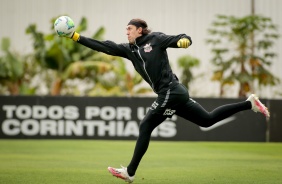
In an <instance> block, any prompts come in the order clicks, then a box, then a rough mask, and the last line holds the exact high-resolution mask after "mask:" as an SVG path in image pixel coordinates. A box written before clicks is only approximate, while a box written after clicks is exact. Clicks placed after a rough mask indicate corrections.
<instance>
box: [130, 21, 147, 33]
mask: <svg viewBox="0 0 282 184" xmlns="http://www.w3.org/2000/svg"><path fill="white" fill-rule="evenodd" d="M127 25H134V26H136V27H137V28H139V27H142V34H143V35H147V34H149V33H151V30H150V29H149V28H148V25H147V23H146V22H145V20H142V19H138V18H137V19H131V20H130V21H129V23H128V24H127Z"/></svg>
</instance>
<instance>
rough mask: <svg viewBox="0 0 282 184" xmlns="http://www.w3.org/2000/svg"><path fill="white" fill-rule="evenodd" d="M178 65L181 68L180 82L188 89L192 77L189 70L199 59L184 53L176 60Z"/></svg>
mask: <svg viewBox="0 0 282 184" xmlns="http://www.w3.org/2000/svg"><path fill="white" fill-rule="evenodd" d="M177 63H178V66H179V67H180V68H181V69H182V72H181V77H180V80H181V83H182V84H183V85H184V86H186V87H187V89H189V83H190V82H191V81H192V80H193V79H194V75H193V73H192V71H191V69H192V68H193V67H197V66H199V64H200V60H199V59H197V58H195V57H192V56H190V55H185V56H182V57H180V58H179V59H178V60H177Z"/></svg>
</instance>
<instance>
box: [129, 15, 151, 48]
mask: <svg viewBox="0 0 282 184" xmlns="http://www.w3.org/2000/svg"><path fill="white" fill-rule="evenodd" d="M150 32H151V30H150V29H149V28H148V25H147V23H146V22H145V21H144V20H142V19H132V20H130V21H129V23H128V24H127V26H126V35H127V38H128V41H129V43H131V44H133V43H134V42H135V39H136V38H137V37H140V36H142V35H147V34H149V33H150Z"/></svg>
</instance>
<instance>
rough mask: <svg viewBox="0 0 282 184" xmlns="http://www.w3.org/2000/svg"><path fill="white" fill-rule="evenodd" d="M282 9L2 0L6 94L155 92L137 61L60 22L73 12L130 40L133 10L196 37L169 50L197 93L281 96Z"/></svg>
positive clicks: (260, 4) (249, 2) (252, 0)
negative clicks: (82, 40)
mask: <svg viewBox="0 0 282 184" xmlns="http://www.w3.org/2000/svg"><path fill="white" fill-rule="evenodd" d="M281 8H282V2H281V1H280V0H268V1H265V0H229V1H226V0H212V1H211V0H197V1H195V0H177V1H173V0H154V1H150V0H143V1H135V0H120V1H115V0H103V1H102V0H82V1H74V0H48V1H44V0H25V1H19V0H1V7H0V19H1V22H2V27H1V30H0V38H1V45H2V48H1V52H0V54H1V55H0V67H1V68H0V94H1V95H73V96H154V95H155V94H153V92H152V91H151V90H150V89H149V85H147V84H145V83H144V81H142V79H141V78H140V76H139V75H138V74H136V72H135V71H134V69H133V67H132V65H131V62H130V61H127V60H126V59H121V58H117V57H110V56H107V55H103V54H101V53H97V52H95V51H90V50H88V49H86V48H84V47H81V46H79V44H75V43H73V42H72V41H71V40H67V39H65V38H59V37H58V36H56V35H55V32H54V29H53V23H54V20H55V19H56V18H57V17H59V16H61V15H68V16H70V17H71V18H72V19H73V20H74V22H75V24H76V26H77V30H78V31H79V32H80V33H81V34H82V35H84V36H88V37H93V38H95V39H99V40H112V41H114V42H116V43H124V42H127V37H126V32H125V27H126V25H127V23H128V22H129V20H130V19H132V18H141V19H144V20H146V21H147V23H148V25H149V28H151V29H152V31H159V32H164V33H166V34H168V35H175V34H180V33H186V34H187V35H189V36H191V37H192V40H193V45H192V46H191V47H189V48H188V49H168V54H169V59H170V63H171V66H172V68H173V71H174V72H175V73H176V75H177V76H178V77H179V78H180V79H181V81H182V82H183V83H184V85H186V86H187V87H189V92H190V94H191V96H193V97H227V98H238V97H245V96H247V95H248V94H250V93H256V94H258V95H259V96H260V97H261V98H268V99H281V98H282V85H281V79H282V72H281V71H280V70H281V68H282V62H281V51H282V39H281V38H280V37H279V36H280V35H281V26H282V19H281V17H282V15H281ZM117 84H118V85H117Z"/></svg>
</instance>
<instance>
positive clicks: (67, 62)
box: [26, 18, 118, 95]
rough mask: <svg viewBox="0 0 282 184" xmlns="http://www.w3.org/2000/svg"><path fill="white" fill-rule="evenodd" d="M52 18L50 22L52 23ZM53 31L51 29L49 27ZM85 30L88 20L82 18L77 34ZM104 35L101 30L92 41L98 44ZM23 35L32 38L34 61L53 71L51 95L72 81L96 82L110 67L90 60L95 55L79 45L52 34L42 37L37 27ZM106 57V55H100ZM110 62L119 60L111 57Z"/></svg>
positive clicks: (29, 29)
mask: <svg viewBox="0 0 282 184" xmlns="http://www.w3.org/2000/svg"><path fill="white" fill-rule="evenodd" d="M54 21H55V18H53V19H52V20H51V23H52V25H53V22H54ZM51 28H52V30H53V26H52V27H51ZM86 29H87V20H86V18H82V19H81V21H80V23H79V24H78V25H77V27H76V30H77V32H83V31H85V30H86ZM104 32H105V29H104V28H103V27H101V28H99V29H98V30H97V32H96V33H95V34H94V35H93V36H92V38H94V39H97V40H100V39H101V38H102V36H103V34H104ZM26 33H27V34H30V35H31V36H32V38H33V48H34V52H35V53H34V59H35V60H36V61H37V62H38V63H40V64H41V65H42V66H44V67H45V68H47V69H52V70H53V71H55V75H56V76H55V78H54V79H53V80H54V81H53V82H52V87H51V90H50V94H51V95H59V94H61V90H62V88H63V87H64V84H65V82H66V80H68V79H73V78H86V77H91V78H93V79H94V80H96V82H97V81H98V78H97V76H98V75H99V74H101V73H104V72H107V71H110V70H111V69H112V68H113V66H112V64H109V63H106V62H104V60H105V59H104V58H103V59H101V60H93V58H95V55H96V54H97V53H98V52H96V51H93V50H91V49H89V48H86V47H84V46H82V45H80V44H74V43H73V41H72V40H71V39H67V38H60V37H59V36H57V34H56V33H55V32H54V31H53V33H52V34H47V35H45V34H44V33H42V32H39V31H37V28H36V25H34V24H32V25H30V26H28V28H27V29H26ZM101 57H106V55H101ZM111 59H112V60H116V59H118V58H117V57H111Z"/></svg>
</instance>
